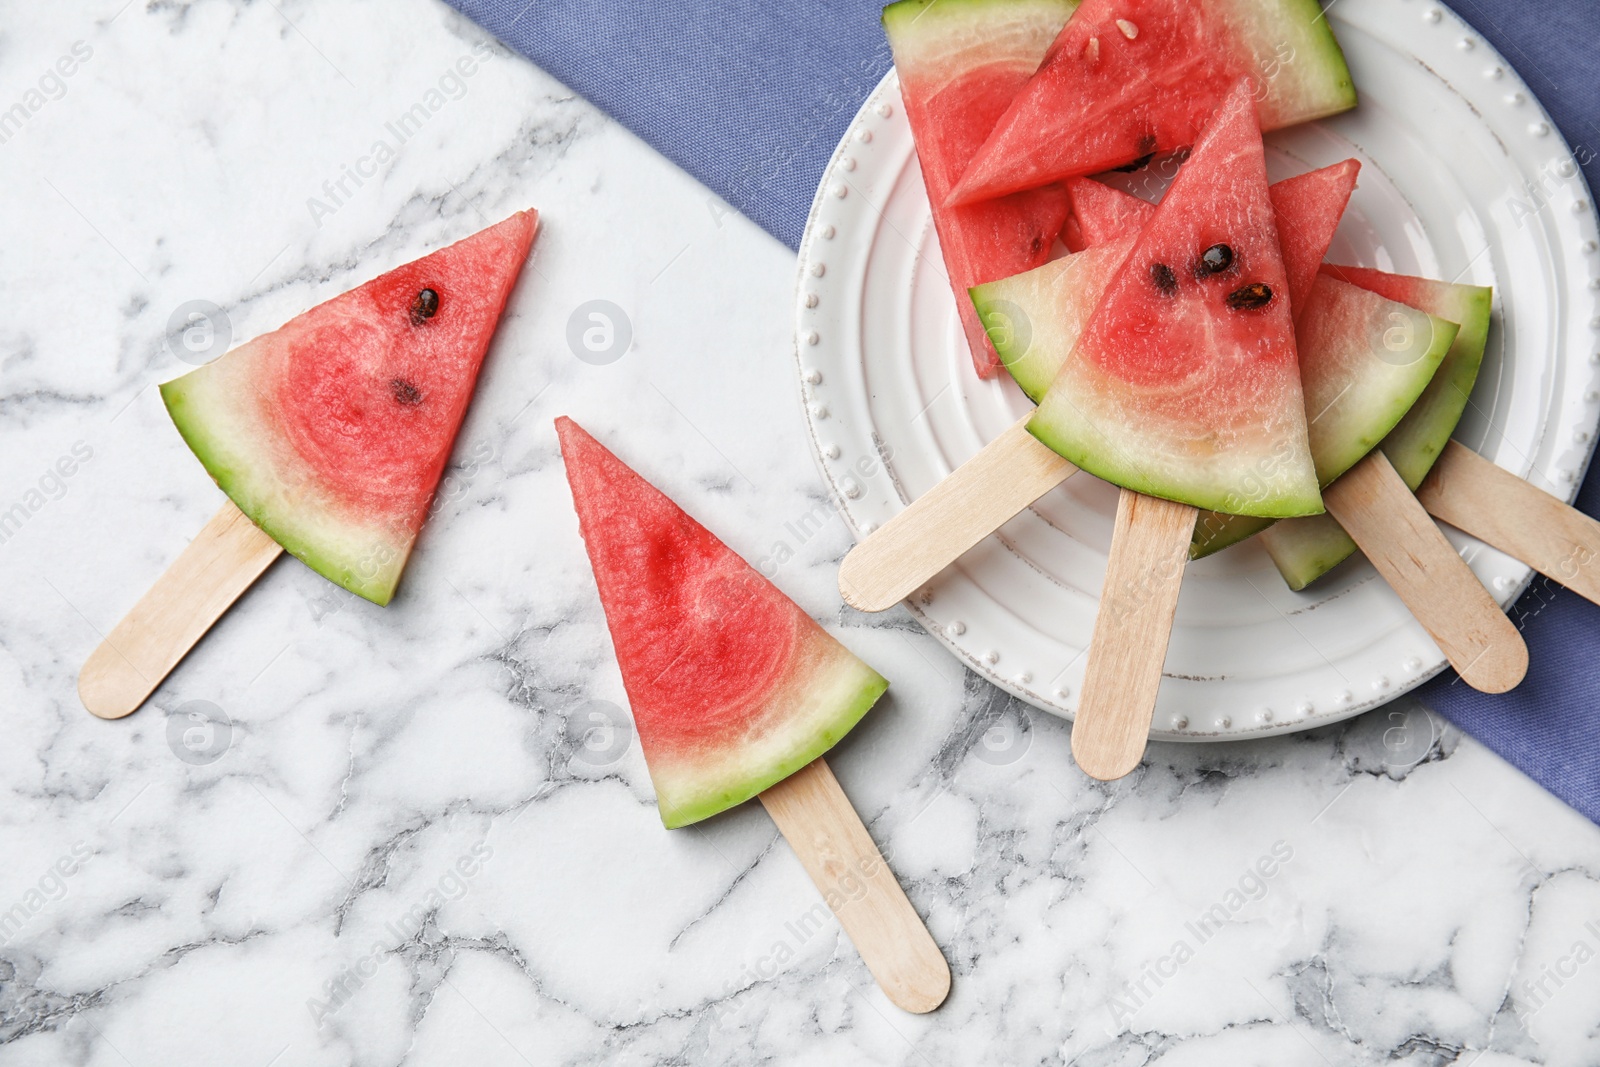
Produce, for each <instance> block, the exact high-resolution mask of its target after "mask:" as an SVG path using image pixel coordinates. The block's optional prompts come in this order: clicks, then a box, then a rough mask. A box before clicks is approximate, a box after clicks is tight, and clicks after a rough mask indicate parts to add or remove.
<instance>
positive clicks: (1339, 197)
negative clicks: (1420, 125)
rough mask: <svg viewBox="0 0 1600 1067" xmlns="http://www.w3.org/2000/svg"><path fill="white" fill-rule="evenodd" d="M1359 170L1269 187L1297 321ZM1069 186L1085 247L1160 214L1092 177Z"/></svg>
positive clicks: (1352, 164) (1348, 165) (1333, 169)
mask: <svg viewBox="0 0 1600 1067" xmlns="http://www.w3.org/2000/svg"><path fill="white" fill-rule="evenodd" d="M1360 171H1361V162H1360V161H1359V160H1355V159H1346V160H1343V161H1341V162H1339V163H1334V164H1332V165H1331V166H1327V167H1320V168H1318V169H1317V170H1312V171H1307V172H1306V173H1304V174H1297V175H1295V176H1294V177H1292V178H1284V179H1282V180H1281V181H1276V182H1273V183H1272V184H1271V185H1269V186H1268V187H1267V195H1268V196H1270V197H1271V198H1272V212H1273V215H1274V216H1275V217H1276V219H1277V223H1278V248H1279V250H1280V251H1282V252H1283V272H1284V274H1285V275H1287V276H1288V279H1289V307H1290V308H1291V309H1292V310H1293V311H1294V313H1295V316H1296V317H1297V318H1298V317H1299V314H1300V308H1301V307H1302V306H1304V304H1305V302H1306V298H1307V297H1308V296H1310V295H1311V286H1312V285H1313V284H1314V283H1315V282H1316V280H1317V271H1318V270H1319V269H1320V268H1321V266H1322V257H1323V256H1325V255H1327V254H1328V246H1329V245H1330V244H1332V243H1333V235H1334V233H1335V232H1336V231H1337V230H1338V229H1339V220H1340V219H1341V218H1342V217H1343V216H1344V209H1345V208H1346V207H1347V206H1348V205H1349V203H1350V194H1351V193H1353V192H1355V188H1356V175H1357V174H1359V173H1360ZM1066 187H1067V193H1068V195H1069V196H1070V197H1071V199H1072V212H1073V217H1074V218H1076V219H1077V220H1078V233H1079V234H1080V235H1081V237H1082V240H1083V247H1084V248H1092V247H1094V246H1095V245H1100V244H1106V243H1108V242H1111V241H1114V240H1116V239H1117V238H1119V237H1126V236H1130V235H1132V234H1136V233H1138V232H1139V231H1140V230H1141V229H1143V228H1144V225H1145V223H1147V222H1149V221H1150V217H1151V216H1152V215H1154V214H1155V212H1156V206H1155V205H1154V204H1152V203H1150V201H1148V200H1143V199H1141V198H1139V197H1137V196H1133V195H1132V194H1130V193H1125V192H1123V191H1122V190H1120V189H1114V188H1112V187H1111V186H1109V185H1106V184H1105V183H1103V182H1097V181H1094V180H1093V179H1091V178H1072V179H1069V180H1068V181H1067V183H1066Z"/></svg>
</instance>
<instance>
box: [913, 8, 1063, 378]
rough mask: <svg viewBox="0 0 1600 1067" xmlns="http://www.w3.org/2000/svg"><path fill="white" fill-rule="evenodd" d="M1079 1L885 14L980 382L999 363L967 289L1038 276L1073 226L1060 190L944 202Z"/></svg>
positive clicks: (948, 265)
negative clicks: (1060, 236) (1033, 272)
mask: <svg viewBox="0 0 1600 1067" xmlns="http://www.w3.org/2000/svg"><path fill="white" fill-rule="evenodd" d="M1073 6H1074V5H1073V3H1072V0H937V2H933V0H902V2H901V3H898V4H892V5H890V6H889V7H887V8H885V9H884V12H883V25H884V30H885V32H886V33H887V34H888V37H889V44H890V47H891V48H892V49H893V50H894V59H895V67H896V70H897V72H898V74H899V77H900V94H901V97H902V99H903V100H904V102H905V108H906V119H907V121H909V122H910V124H911V132H912V137H913V139H914V140H915V142H916V146H917V159H918V161H919V163H920V164H921V167H922V179H923V184H924V185H926V187H927V190H928V199H929V203H930V205H931V206H932V209H933V222H934V227H935V229H936V230H937V232H938V234H939V247H940V249H941V250H942V252H943V254H944V263H945V270H946V272H947V273H948V275H949V281H950V286H951V289H952V290H953V291H954V292H955V295H956V307H957V309H958V311H959V313H960V316H961V325H962V329H963V331H964V333H965V335H966V339H967V346H968V348H969V349H970V350H971V353H972V362H973V366H974V367H975V368H976V370H977V372H978V376H979V377H980V378H992V377H993V376H994V375H995V374H996V373H998V372H999V370H1000V359H999V357H998V356H997V355H995V351H994V347H993V346H992V345H991V344H990V343H989V339H988V337H987V336H986V335H985V334H984V331H983V325H982V324H981V323H980V322H979V321H978V316H977V313H976V312H975V311H973V309H972V303H971V301H969V300H968V299H967V289H968V288H969V287H971V286H973V285H977V284H978V283H980V282H986V281H992V280H993V279H995V278H1004V277H1008V276H1009V275H1012V274H1017V273H1020V272H1021V271H1025V270H1028V269H1029V268H1031V267H1036V266H1038V265H1039V264H1041V263H1043V262H1044V261H1045V260H1046V259H1048V258H1049V257H1050V245H1051V242H1052V241H1054V239H1055V235H1056V233H1057V232H1058V231H1059V230H1060V229H1061V226H1062V223H1063V222H1064V221H1065V219H1066V216H1067V201H1066V194H1065V192H1063V191H1062V190H1061V189H1060V188H1059V187H1050V188H1045V189H1035V190H1031V191H1028V192H1023V193H1019V194H1017V195H1015V196H1007V197H1002V198H1000V199H998V200H989V201H987V202H984V203H974V204H970V205H967V206H964V207H959V208H951V207H946V206H945V200H946V199H947V198H948V196H949V194H950V190H951V189H952V188H953V187H954V185H955V182H956V180H957V179H958V178H959V177H960V176H961V172H962V171H963V170H964V169H965V168H966V166H967V164H968V163H969V162H970V161H971V159H972V156H973V153H974V152H976V151H977V149H978V146H979V145H981V144H982V143H983V140H984V138H985V137H987V136H988V134H989V131H990V130H991V129H993V128H994V123H995V119H997V118H998V117H999V116H1000V113H1001V112H1002V111H1004V110H1005V108H1006V105H1007V104H1009V103H1010V102H1011V99H1012V97H1014V96H1015V95H1016V93H1017V91H1018V90H1019V89H1021V88H1022V86H1023V85H1024V84H1025V83H1026V82H1027V80H1028V78H1029V76H1030V75H1032V74H1033V72H1034V70H1035V69H1037V68H1038V66H1039V61H1040V60H1041V59H1042V58H1043V57H1044V53H1045V49H1046V48H1048V47H1049V45H1050V42H1051V41H1052V40H1053V39H1054V38H1055V35H1056V33H1057V32H1058V31H1059V30H1060V29H1061V27H1062V25H1063V24H1064V23H1065V22H1066V20H1067V18H1068V17H1069V16H1070V15H1071V14H1072V8H1073Z"/></svg>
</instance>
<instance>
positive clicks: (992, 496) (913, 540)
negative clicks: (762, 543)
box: [839, 160, 1359, 611]
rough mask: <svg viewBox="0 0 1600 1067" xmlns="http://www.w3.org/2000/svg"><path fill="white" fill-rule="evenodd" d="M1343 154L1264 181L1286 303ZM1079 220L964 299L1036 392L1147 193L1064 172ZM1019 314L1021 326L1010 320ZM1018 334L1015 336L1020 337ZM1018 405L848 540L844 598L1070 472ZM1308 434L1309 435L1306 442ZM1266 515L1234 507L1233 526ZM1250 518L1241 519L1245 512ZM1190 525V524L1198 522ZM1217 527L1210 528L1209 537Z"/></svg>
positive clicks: (929, 570) (1303, 271)
mask: <svg viewBox="0 0 1600 1067" xmlns="http://www.w3.org/2000/svg"><path fill="white" fill-rule="evenodd" d="M1358 169H1359V166H1358V164H1357V163H1356V162H1355V161H1354V160H1346V161H1344V162H1342V163H1336V164H1334V165H1332V166H1328V167H1323V168H1321V169H1320V170H1315V171H1311V172H1309V173H1307V174H1301V175H1297V176H1296V177H1293V178H1286V179H1284V180H1283V181H1280V182H1277V183H1275V184H1274V185H1272V186H1271V187H1270V188H1269V189H1268V193H1269V195H1270V196H1271V198H1272V204H1273V210H1274V212H1275V214H1276V215H1277V217H1278V219H1279V222H1280V234H1279V236H1280V238H1281V239H1282V243H1283V245H1284V248H1285V252H1284V255H1285V259H1286V262H1285V272H1286V273H1287V275H1288V278H1289V291H1290V304H1291V306H1292V307H1298V306H1299V304H1300V303H1301V302H1303V301H1304V298H1305V296H1306V294H1308V293H1309V291H1310V289H1311V286H1312V284H1313V283H1314V282H1315V280H1316V272H1317V265H1318V263H1319V261H1320V260H1321V258H1322V255H1323V253H1324V252H1326V250H1327V247H1328V244H1329V242H1331V241H1332V240H1333V233H1334V230H1335V229H1336V228H1337V227H1338V223H1339V216H1340V215H1341V214H1342V212H1343V210H1344V205H1345V204H1346V202H1348V200H1349V199H1350V192H1351V190H1352V189H1353V188H1354V183H1355V176H1356V172H1357V170H1358ZM1067 189H1068V192H1069V194H1070V195H1071V197H1072V199H1073V201H1074V204H1075V208H1076V212H1077V215H1078V217H1079V221H1080V223H1081V226H1080V228H1079V231H1078V238H1079V239H1080V240H1084V239H1087V240H1088V241H1089V242H1090V244H1089V246H1088V247H1086V248H1083V249H1081V250H1080V251H1079V252H1077V253H1074V254H1072V255H1069V256H1066V257H1065V258H1063V259H1059V260H1056V261H1054V262H1052V263H1049V264H1046V265H1045V266H1042V267H1038V268H1036V269H1034V270H1031V271H1027V272H1025V273H1023V274H1019V275H1015V276H1013V277H1010V278H1004V279H1001V280H999V281H996V282H990V283H987V284H984V285H979V286H975V287H973V289H972V292H971V302H972V305H973V307H974V308H975V309H977V311H978V313H979V315H980V317H981V318H982V319H983V320H984V322H985V323H986V325H988V327H989V328H990V330H991V336H992V337H993V338H994V339H995V343H996V345H997V346H998V351H999V353H1000V355H1001V356H1002V362H1003V363H1004V365H1005V368H1006V370H1007V372H1009V373H1010V375H1011V377H1012V378H1013V379H1014V380H1015V381H1016V382H1017V384H1018V385H1019V386H1021V388H1022V390H1023V392H1024V393H1026V394H1027V395H1028V397H1029V398H1030V399H1032V400H1034V401H1035V402H1037V401H1038V399H1039V398H1040V397H1041V396H1043V395H1044V392H1045V390H1046V389H1047V388H1049V385H1050V382H1051V381H1053V380H1054V378H1055V376H1056V372H1057V371H1059V370H1060V369H1061V364H1062V363H1063V362H1065V360H1066V358H1067V356H1068V355H1069V354H1070V352H1071V351H1072V347H1073V345H1074V344H1076V343H1077V338H1078V335H1079V333H1081V332H1082V330H1083V327H1084V325H1086V324H1087V322H1088V320H1089V316H1090V315H1091V314H1092V313H1093V311H1094V309H1095V308H1096V307H1097V306H1098V305H1099V303H1100V298H1101V296H1102V295H1103V294H1104V292H1105V287H1106V283H1107V282H1108V281H1109V280H1110V278H1111V276H1112V274H1113V273H1114V272H1115V270H1116V268H1117V267H1118V266H1119V265H1120V264H1121V263H1122V261H1123V260H1124V259H1125V258H1127V254H1128V251H1129V249H1131V248H1132V247H1133V238H1134V237H1135V236H1136V235H1137V233H1138V231H1139V230H1140V229H1141V228H1142V227H1143V226H1144V224H1145V223H1146V222H1148V221H1149V219H1150V217H1151V216H1152V215H1153V214H1155V205H1154V204H1151V203H1149V202H1147V201H1144V200H1141V199H1139V198H1138V197H1134V196H1130V195H1128V194H1127V193H1122V192H1119V191H1117V190H1115V189H1112V188H1110V187H1109V186H1106V185H1103V184H1101V183H1099V182H1095V181H1089V180H1087V179H1073V180H1071V181H1069V182H1067ZM1019 319H1020V320H1025V322H1026V325H1027V327H1028V328H1027V329H1025V330H1019V329H1017V326H1018V322H1019ZM1024 336H1025V337H1026V338H1027V341H1026V342H1021V341H1020V339H1021V338H1022V337H1024ZM1027 422H1028V417H1026V416H1025V417H1024V418H1023V419H1021V420H1020V421H1019V422H1017V424H1016V425H1014V426H1012V427H1011V428H1010V429H1008V430H1007V431H1006V432H1005V433H1004V434H1002V435H1001V436H1000V437H998V438H996V439H995V440H993V441H991V442H990V443H989V444H988V445H986V446H985V447H984V448H983V449H981V450H980V451H979V452H978V454H977V455H975V456H973V457H972V458H971V459H970V460H968V461H967V462H966V463H964V464H962V465H961V467H959V468H958V469H957V470H955V471H953V472H952V473H951V474H950V476H949V477H947V478H945V479H944V480H943V481H941V482H940V483H939V484H938V485H936V486H934V487H933V488H932V489H930V490H929V491H928V492H927V493H925V494H924V495H923V496H921V497H919V498H917V499H916V500H914V501H912V502H911V504H910V505H909V506H908V507H907V508H906V509H905V510H904V511H902V512H901V513H900V514H899V515H896V516H895V517H894V518H893V519H891V520H889V522H887V523H885V524H884V525H883V526H882V527H881V528H879V529H878V530H877V531H875V532H873V533H872V534H871V535H869V536H868V537H867V538H865V539H864V540H862V541H861V542H860V543H859V544H857V545H856V546H855V547H854V548H853V549H851V551H850V552H849V554H848V555H846V557H845V559H844V563H843V565H842V566H841V567H840V570H839V581H840V589H841V592H842V593H843V594H844V598H845V600H846V601H847V602H849V603H850V604H851V606H853V607H855V608H857V609H859V610H861V611H882V610H884V609H885V608H889V607H892V606H893V605H895V604H897V603H899V602H900V601H901V600H903V599H905V598H906V597H907V596H909V595H911V593H912V592H914V591H915V590H916V589H917V588H918V587H920V586H921V585H922V584H923V583H925V582H927V581H928V580H929V579H930V578H932V577H933V576H934V575H935V574H937V573H939V572H940V571H941V570H943V569H944V568H945V567H947V566H949V565H950V564H951V563H953V562H954V561H955V560H956V558H957V557H958V556H960V555H961V554H962V553H963V552H965V551H966V550H967V549H969V548H971V547H973V546H974V545H976V544H977V543H978V542H979V541H981V540H982V539H983V538H985V537H987V536H989V535H990V534H991V533H993V532H994V531H995V530H996V529H998V528H999V527H1000V525H1001V524H1002V523H1004V522H1005V521H1006V520H1008V519H1010V518H1011V517H1012V516H1013V515H1016V514H1017V513H1018V512H1020V511H1022V509H1024V508H1026V507H1027V506H1028V505H1030V504H1032V503H1033V502H1034V501H1035V500H1038V499H1039V498H1040V497H1041V496H1043V495H1044V494H1045V493H1047V492H1049V491H1050V490H1051V489H1053V488H1055V487H1056V486H1057V485H1059V484H1061V483H1062V482H1063V481H1065V480H1066V479H1067V478H1069V477H1070V476H1072V475H1073V474H1075V473H1077V468H1076V467H1074V466H1073V465H1072V464H1071V463H1068V462H1067V461H1066V460H1064V459H1062V458H1061V457H1060V456H1057V455H1056V454H1055V453H1054V452H1052V451H1050V449H1048V448H1046V447H1045V446H1044V445H1042V444H1040V443H1039V442H1038V441H1037V440H1035V439H1034V438H1033V436H1032V435H1030V434H1029V433H1028V432H1027V429H1026V424H1027ZM1317 444H1318V442H1317V441H1316V440H1313V442H1312V445H1313V447H1315V446H1316V445H1317ZM1270 521H1271V520H1267V519H1249V520H1246V519H1242V518H1240V519H1235V520H1232V523H1231V525H1230V531H1232V532H1233V533H1235V534H1236V535H1237V536H1239V537H1243V536H1245V535H1246V534H1247V533H1248V532H1253V530H1255V529H1260V528H1261V527H1262V526H1264V525H1266V524H1267V523H1269V522H1270ZM1247 522H1249V523H1255V524H1256V525H1255V526H1254V527H1253V528H1252V529H1251V530H1248V531H1247V530H1245V529H1244V526H1245V524H1246V523H1247ZM1199 528H1200V527H1199V525H1197V527H1196V529H1197V530H1198V529H1199ZM1220 540H1221V539H1220V538H1219V537H1215V536H1213V537H1212V542H1213V543H1214V544H1215V547H1221V545H1220V544H1216V542H1218V541H1220Z"/></svg>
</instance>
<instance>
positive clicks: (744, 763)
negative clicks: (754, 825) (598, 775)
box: [649, 638, 889, 830]
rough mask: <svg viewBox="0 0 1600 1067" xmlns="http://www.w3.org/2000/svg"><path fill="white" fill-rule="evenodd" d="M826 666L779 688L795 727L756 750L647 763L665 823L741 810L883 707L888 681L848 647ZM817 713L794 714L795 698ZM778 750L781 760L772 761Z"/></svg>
mask: <svg viewBox="0 0 1600 1067" xmlns="http://www.w3.org/2000/svg"><path fill="white" fill-rule="evenodd" d="M828 640H829V641H830V642H832V643H833V644H834V647H835V648H836V649H837V653H838V654H836V655H834V656H832V657H830V660H829V662H826V663H823V664H820V665H818V666H816V667H815V668H813V669H812V670H811V671H810V672H808V673H807V674H806V675H805V677H803V678H799V679H795V680H792V681H791V682H790V683H789V684H786V685H784V686H782V687H780V689H779V691H778V692H777V693H775V694H774V695H773V696H772V698H771V700H772V701H774V702H776V703H781V704H782V705H784V706H783V707H781V708H778V709H776V712H778V713H781V714H782V715H783V716H784V717H785V718H787V719H790V720H791V721H790V722H787V723H785V728H784V729H782V730H778V731H772V732H770V733H768V734H766V735H765V736H763V737H762V738H761V744H760V746H759V747H752V746H750V745H743V746H734V751H733V752H732V753H731V755H730V757H729V758H726V759H724V760H722V761H721V762H720V764H717V765H710V764H708V762H707V761H703V760H695V759H693V758H686V759H679V760H670V761H669V760H665V759H661V758H659V757H658V758H657V759H656V760H654V761H652V762H650V764H649V766H650V779H651V781H652V782H653V783H654V785H655V789H656V804H657V807H658V808H659V809H660V811H661V821H662V823H663V824H664V825H665V826H666V828H667V829H669V830H675V829H678V828H679V827H683V826H688V825H690V824H691V823H697V822H700V821H701V820H703V819H709V818H711V816H713V815H717V814H719V813H721V812H724V811H727V810H728V809H729V808H732V807H736V806H738V805H740V804H743V803H744V802H745V801H747V800H749V799H751V798H752V797H754V796H756V795H758V794H760V793H762V792H764V791H765V790H766V789H768V788H769V787H771V786H773V785H776V784H777V783H778V782H781V781H783V779H785V778H787V777H789V776H790V775H791V774H793V773H795V772H796V771H798V770H800V769H801V768H802V767H804V766H806V765H807V764H809V763H811V762H813V761H814V760H816V759H818V758H820V757H821V756H823V755H824V754H826V753H827V752H828V751H829V750H830V749H832V748H833V746H834V745H836V744H838V743H839V741H840V739H841V738H843V737H844V735H845V734H847V733H849V732H850V730H851V729H852V728H853V727H854V726H855V725H856V723H858V722H860V721H861V719H862V718H863V717H864V716H865V715H866V714H867V712H868V711H870V710H871V709H872V706H873V705H874V704H876V703H877V702H878V698H879V697H881V696H883V694H884V692H885V691H887V690H888V688H889V682H888V680H887V679H885V678H884V677H883V675H881V674H879V673H878V672H877V671H875V670H873V669H872V668H871V667H869V666H868V665H867V664H866V663H865V662H863V661H862V660H861V659H859V658H857V657H856V656H855V655H854V654H853V653H851V652H850V651H849V650H848V649H846V648H845V647H844V646H843V645H839V644H837V642H833V641H832V638H829V639H828ZM802 693H803V694H804V696H803V699H804V700H806V701H807V702H808V703H810V704H811V705H813V707H814V708H815V709H816V710H815V711H813V713H811V714H809V715H807V714H805V713H804V712H796V710H795V709H794V707H793V704H794V703H795V701H796V699H797V698H798V694H802ZM774 750H776V751H777V752H778V753H781V754H780V755H776V756H774V755H773V754H772V753H773V751H774Z"/></svg>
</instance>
